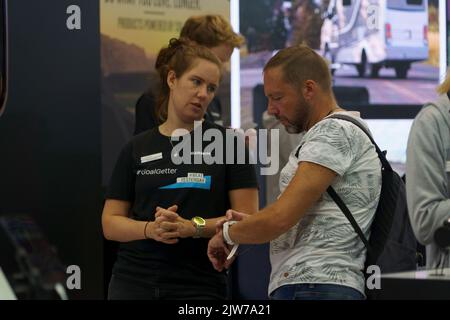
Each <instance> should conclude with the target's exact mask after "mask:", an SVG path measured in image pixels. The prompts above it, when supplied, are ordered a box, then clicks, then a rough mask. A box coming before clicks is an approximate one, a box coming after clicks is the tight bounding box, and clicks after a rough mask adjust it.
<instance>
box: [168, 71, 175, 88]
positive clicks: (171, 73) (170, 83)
mask: <svg viewBox="0 0 450 320" xmlns="http://www.w3.org/2000/svg"><path fill="white" fill-rule="evenodd" d="M176 80H177V75H176V74H175V71H173V70H170V71H169V72H168V73H167V85H168V86H169V88H170V89H173V87H174V86H175V81H176Z"/></svg>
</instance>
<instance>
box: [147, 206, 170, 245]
mask: <svg viewBox="0 0 450 320" xmlns="http://www.w3.org/2000/svg"><path fill="white" fill-rule="evenodd" d="M161 210H164V211H168V212H171V213H173V214H175V215H177V214H176V211H177V210H178V206H177V205H173V206H171V207H169V208H167V209H162V208H160V207H157V208H156V213H155V221H151V222H149V224H148V226H147V230H146V236H147V237H149V238H151V239H153V240H155V241H159V242H163V243H165V244H175V243H177V242H178V233H177V232H168V231H167V230H165V229H164V228H163V227H162V226H161V224H163V223H165V222H168V221H170V219H169V217H168V216H166V215H163V214H162V211H161ZM177 216H178V215H177Z"/></svg>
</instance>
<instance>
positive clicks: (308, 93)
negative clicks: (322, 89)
mask: <svg viewBox="0 0 450 320" xmlns="http://www.w3.org/2000/svg"><path fill="white" fill-rule="evenodd" d="M316 91H317V83H316V82H315V81H313V80H306V81H305V83H304V85H303V88H302V93H303V98H305V100H306V101H310V100H311V99H312V97H313V96H314V94H315V93H316Z"/></svg>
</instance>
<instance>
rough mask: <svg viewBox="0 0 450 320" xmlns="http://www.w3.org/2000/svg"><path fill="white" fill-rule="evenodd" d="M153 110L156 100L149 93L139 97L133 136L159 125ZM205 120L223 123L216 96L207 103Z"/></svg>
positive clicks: (220, 107)
mask: <svg viewBox="0 0 450 320" xmlns="http://www.w3.org/2000/svg"><path fill="white" fill-rule="evenodd" d="M155 108H156V99H155V97H154V95H153V94H152V93H151V92H150V91H149V92H146V93H144V94H142V95H141V96H140V97H139V99H138V101H137V102H136V109H135V125H134V134H135V135H136V134H139V133H142V132H144V131H147V130H149V129H152V128H154V127H156V126H158V125H159V124H160V123H159V120H158V119H157V116H156V111H155ZM205 120H206V121H209V122H214V123H216V124H222V123H223V121H222V105H221V103H220V100H219V98H218V97H217V96H216V97H214V99H213V100H212V101H211V102H210V103H209V105H208V109H207V110H206V113H205Z"/></svg>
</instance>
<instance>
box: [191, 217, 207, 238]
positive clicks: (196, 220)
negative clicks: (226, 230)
mask: <svg viewBox="0 0 450 320" xmlns="http://www.w3.org/2000/svg"><path fill="white" fill-rule="evenodd" d="M191 222H192V224H193V225H194V227H195V234H194V235H193V236H192V238H200V236H201V234H202V233H203V229H205V226H206V221H205V219H203V218H202V217H198V216H197V217H193V218H192V219H191Z"/></svg>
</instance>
